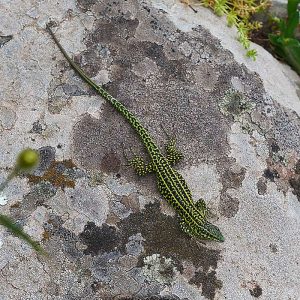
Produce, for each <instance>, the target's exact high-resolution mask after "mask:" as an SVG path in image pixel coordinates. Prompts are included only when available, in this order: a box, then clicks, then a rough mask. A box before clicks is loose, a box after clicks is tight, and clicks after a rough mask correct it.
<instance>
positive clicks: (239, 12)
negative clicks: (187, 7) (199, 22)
mask: <svg viewBox="0 0 300 300" xmlns="http://www.w3.org/2000/svg"><path fill="white" fill-rule="evenodd" d="M199 1H200V2H201V3H202V4H203V6H205V7H209V8H211V9H212V10H213V11H214V12H215V13H216V14H217V15H218V16H222V15H225V16H226V18H227V24H228V26H230V27H231V26H235V27H236V28H237V30H238V40H239V42H240V43H241V44H242V45H243V47H244V48H245V49H246V50H247V54H246V55H247V56H248V57H251V58H252V59H253V60H255V59H256V56H257V52H256V50H255V49H250V41H249V35H250V33H251V32H252V31H253V30H257V29H259V28H261V26H262V24H261V22H257V21H253V22H252V21H251V20H250V19H251V17H252V16H253V15H254V14H255V13H257V12H259V11H262V10H264V9H266V8H267V7H268V6H269V0H242V1H241V0H199ZM182 2H185V3H187V4H189V0H182Z"/></svg>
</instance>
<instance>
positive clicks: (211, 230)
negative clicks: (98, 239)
mask: <svg viewBox="0 0 300 300" xmlns="http://www.w3.org/2000/svg"><path fill="white" fill-rule="evenodd" d="M47 29H48V31H49V32H50V34H51V36H52V38H53V39H54V41H55V43H56V44H57V46H58V47H59V49H60V51H61V52H62V54H63V55H64V56H65V58H66V59H67V61H68V62H69V63H70V65H71V66H72V68H73V69H74V70H75V71H76V72H77V73H78V74H79V75H80V77H81V78H82V79H83V80H84V81H85V82H86V83H87V84H88V85H90V86H91V87H92V88H93V89H94V90H95V91H96V92H97V93H98V94H99V95H100V96H102V97H103V98H104V99H105V100H106V101H108V102H109V103H110V104H111V105H112V106H113V107H114V108H115V109H116V110H117V111H118V112H119V113H121V114H122V115H123V117H124V118H125V119H126V120H127V121H128V122H129V124H130V125H131V126H132V127H133V128H134V129H135V130H136V132H137V134H138V135H139V137H140V139H141V141H142V143H143V144H144V146H145V148H146V149H147V152H148V153H149V155H150V159H151V161H150V163H148V164H146V163H145V162H144V160H143V159H142V158H140V157H136V156H135V157H134V158H133V159H132V160H130V165H131V166H132V167H133V168H134V169H135V171H136V173H137V174H138V175H141V176H142V175H146V174H148V173H152V172H154V173H156V178H157V184H158V190H159V192H160V194H161V195H162V196H163V197H164V198H165V199H166V200H167V201H168V203H169V204H170V205H171V206H172V207H173V208H174V209H175V210H176V212H177V213H178V215H179V217H180V227H181V229H182V230H183V231H184V232H185V233H187V234H188V235H190V236H194V237H198V238H200V239H204V240H215V241H219V242H223V241H224V237H223V235H222V233H221V232H220V230H219V228H218V227H217V226H215V225H213V224H211V223H209V222H208V221H207V208H206V204H205V202H204V200H203V199H200V200H198V201H197V202H196V203H195V202H194V201H193V199H192V195H191V191H190V189H189V188H188V186H187V184H186V182H185V180H184V178H183V177H182V176H181V175H180V174H179V173H178V172H177V171H176V170H174V169H173V168H172V166H173V165H174V164H175V163H176V162H178V161H179V160H180V159H181V158H182V154H181V152H179V151H178V150H177V149H176V146H175V140H174V139H171V140H170V141H169V142H168V144H167V145H166V152H167V155H166V156H164V155H163V154H162V153H161V151H160V150H159V148H158V147H157V145H156V144H155V143H154V142H153V140H152V137H151V136H150V134H149V132H148V131H147V130H146V129H145V128H144V127H143V126H142V125H141V123H140V122H139V120H138V119H137V118H136V117H135V116H134V115H133V114H132V113H131V112H130V111H128V109H127V108H126V107H125V106H124V105H123V104H122V103H120V102H119V101H118V100H117V99H115V98H114V97H112V96H111V95H110V94H109V93H108V92H107V91H106V90H105V89H104V88H102V87H101V86H99V85H97V84H96V83H95V82H94V81H92V80H91V79H90V78H89V77H88V76H87V75H86V74H85V73H84V72H83V70H82V69H81V68H80V67H79V66H78V65H77V64H76V63H75V62H74V61H73V60H72V59H71V58H70V56H69V55H68V54H67V53H66V51H65V50H64V48H63V47H62V45H61V44H60V43H59V41H58V40H57V38H56V36H55V35H54V33H53V32H52V30H51V28H50V27H49V26H48V25H47Z"/></svg>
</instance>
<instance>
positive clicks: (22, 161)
mask: <svg viewBox="0 0 300 300" xmlns="http://www.w3.org/2000/svg"><path fill="white" fill-rule="evenodd" d="M38 163H39V154H38V152H37V151H35V150H32V149H25V150H23V151H22V152H20V154H19V155H18V158H17V160H16V164H15V166H14V168H13V170H12V171H11V173H10V174H9V175H8V176H7V178H6V180H5V181H4V182H3V183H1V184H0V193H1V192H2V191H3V190H4V188H5V187H6V186H7V185H8V183H9V182H10V181H11V180H12V179H13V178H14V177H15V176H17V175H18V174H21V173H27V172H30V171H32V170H33V169H34V168H35V167H36V166H37V165H38ZM0 225H3V226H5V227H6V228H7V229H8V230H10V231H11V232H12V233H13V234H14V235H16V236H17V237H19V238H21V239H23V240H24V241H26V242H27V243H28V244H29V245H30V246H31V247H32V248H33V249H34V250H36V251H37V252H39V253H43V254H45V252H44V250H43V248H42V247H41V246H40V244H39V243H38V242H36V241H34V240H33V239H32V238H31V237H30V236H29V235H28V234H27V233H25V232H24V231H23V229H22V228H21V227H20V226H19V225H17V224H16V223H15V222H14V220H13V219H11V218H10V217H7V216H5V215H3V214H0Z"/></svg>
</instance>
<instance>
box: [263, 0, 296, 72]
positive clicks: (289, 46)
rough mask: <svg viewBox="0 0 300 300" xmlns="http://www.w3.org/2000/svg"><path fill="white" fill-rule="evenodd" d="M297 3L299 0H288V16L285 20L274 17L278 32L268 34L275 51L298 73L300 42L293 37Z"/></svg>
mask: <svg viewBox="0 0 300 300" xmlns="http://www.w3.org/2000/svg"><path fill="white" fill-rule="evenodd" d="M299 3H300V0H288V5H287V12H288V18H287V20H283V19H278V18H275V20H276V22H277V24H278V32H276V33H272V34H269V39H270V42H271V44H272V46H273V49H274V51H275V53H276V54H277V55H279V56H280V57H281V58H283V59H284V60H285V61H286V62H287V63H288V64H290V65H291V66H292V68H293V69H294V70H295V71H296V72H297V73H298V74H299V75H300V42H299V40H298V39H296V37H295V31H296V29H297V27H298V25H299V9H298V5H299Z"/></svg>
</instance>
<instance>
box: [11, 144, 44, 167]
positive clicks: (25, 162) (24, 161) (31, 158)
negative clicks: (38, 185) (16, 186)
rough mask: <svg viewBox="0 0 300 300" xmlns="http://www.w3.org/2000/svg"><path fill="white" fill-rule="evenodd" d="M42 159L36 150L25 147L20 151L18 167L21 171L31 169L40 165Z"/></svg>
mask: <svg viewBox="0 0 300 300" xmlns="http://www.w3.org/2000/svg"><path fill="white" fill-rule="evenodd" d="M39 161H40V155H39V153H38V152H37V151H36V150H33V149H30V148H28V149H24V150H23V151H21V152H20V154H19V155H18V158H17V162H16V169H17V170H18V171H19V172H24V171H25V172H26V171H30V170H31V169H33V168H34V167H36V166H37V165H38V163H39Z"/></svg>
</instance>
